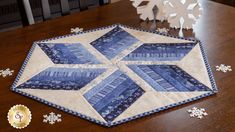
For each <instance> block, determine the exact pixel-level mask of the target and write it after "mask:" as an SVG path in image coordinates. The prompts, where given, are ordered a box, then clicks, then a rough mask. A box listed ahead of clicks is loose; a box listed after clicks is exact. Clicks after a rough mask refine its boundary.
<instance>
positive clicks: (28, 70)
mask: <svg viewBox="0 0 235 132" xmlns="http://www.w3.org/2000/svg"><path fill="white" fill-rule="evenodd" d="M53 65H54V63H53V62H52V61H51V60H50V58H49V57H48V56H47V55H46V54H45V53H44V51H42V49H41V48H40V47H39V46H38V45H36V46H35V48H34V50H33V53H32V55H31V57H30V59H29V60H28V63H27V65H26V67H25V68H24V71H23V74H22V75H21V77H20V79H19V81H18V82H17V84H16V86H18V85H20V84H22V83H24V82H25V81H27V80H28V79H30V78H31V77H33V76H35V75H37V74H38V73H40V72H41V71H43V70H45V69H47V68H48V67H51V66H53Z"/></svg>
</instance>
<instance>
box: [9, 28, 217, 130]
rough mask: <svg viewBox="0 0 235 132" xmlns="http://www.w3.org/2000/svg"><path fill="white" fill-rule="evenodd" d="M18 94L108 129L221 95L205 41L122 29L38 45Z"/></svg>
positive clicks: (19, 78)
mask: <svg viewBox="0 0 235 132" xmlns="http://www.w3.org/2000/svg"><path fill="white" fill-rule="evenodd" d="M12 90H13V91H14V92H17V93H20V94H22V95H25V96H27V97H30V98H33V99H35V100H38V101H40V102H42V103H45V104H47V105H49V106H52V107H55V108H57V109H60V110H63V111H65V112H68V113H70V114H73V115H76V116H79V117H81V118H84V119H87V120H89V121H92V122H95V123H98V124H100V125H104V126H113V125H117V124H121V123H124V122H127V121H130V120H134V119H137V118H140V117H143V116H146V115H149V114H152V113H155V112H159V111H161V110H165V109H168V108H171V107H174V106H177V105H181V104H184V103H186V102H190V101H194V100H197V99H199V98H202V97H206V96H209V95H212V94H214V93H216V92H217V88H216V85H215V81H214V78H213V75H212V72H211V69H210V66H209V63H208V61H207V58H206V55H205V51H204V48H203V46H202V44H201V43H200V42H199V41H195V40H188V39H184V38H175V37H171V36H162V35H160V34H156V33H152V32H148V31H143V30H139V29H135V28H130V27H127V26H124V25H112V26H109V27H104V28H100V29H95V30H91V31H87V32H81V33H79V34H72V35H67V36H62V37H58V38H53V39H48V40H43V41H37V42H35V43H34V45H33V47H32V49H31V50H30V52H29V55H28V57H27V58H26V61H25V63H24V64H23V67H22V69H21V70H20V72H19V75H18V76H17V78H16V80H15V82H14V83H13V86H12Z"/></svg>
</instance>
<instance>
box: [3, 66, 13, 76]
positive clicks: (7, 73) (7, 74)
mask: <svg viewBox="0 0 235 132" xmlns="http://www.w3.org/2000/svg"><path fill="white" fill-rule="evenodd" d="M13 72H14V70H10V68H7V69H5V70H0V76H2V77H6V76H11V75H12V73H13Z"/></svg>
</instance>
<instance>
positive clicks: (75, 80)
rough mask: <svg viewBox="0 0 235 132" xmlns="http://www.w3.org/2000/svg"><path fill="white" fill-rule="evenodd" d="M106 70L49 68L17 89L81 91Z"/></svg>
mask: <svg viewBox="0 0 235 132" xmlns="http://www.w3.org/2000/svg"><path fill="white" fill-rule="evenodd" d="M104 71H105V69H88V68H86V69H81V68H53V67H51V68H48V69H46V70H44V71H42V72H40V73H39V74H37V75H35V76H34V77H32V78H31V79H29V80H28V81H26V82H25V83H23V84H21V85H19V86H18V87H17V88H22V89H25V88H29V89H51V90H79V89H81V88H82V87H84V86H85V85H86V84H88V83H89V82H91V81H92V80H93V79H95V78H96V77H97V76H99V75H100V74H102V73H103V72H104Z"/></svg>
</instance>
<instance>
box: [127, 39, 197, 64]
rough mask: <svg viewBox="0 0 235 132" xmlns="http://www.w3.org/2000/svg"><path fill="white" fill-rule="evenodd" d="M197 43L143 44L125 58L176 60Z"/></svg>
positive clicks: (132, 59)
mask: <svg viewBox="0 0 235 132" xmlns="http://www.w3.org/2000/svg"><path fill="white" fill-rule="evenodd" d="M195 45H196V44H195V43H185V44H184V43H183V44H181V43H177V44H170V43H169V44H158V43H156V44H143V45H141V46H140V47H138V48H137V49H136V50H134V51H133V52H131V53H130V54H128V55H127V56H126V57H125V58H124V59H123V60H128V61H176V60H180V59H182V58H183V57H184V56H185V55H187V54H188V53H189V51H191V50H192V48H193V47H194V46H195Z"/></svg>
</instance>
